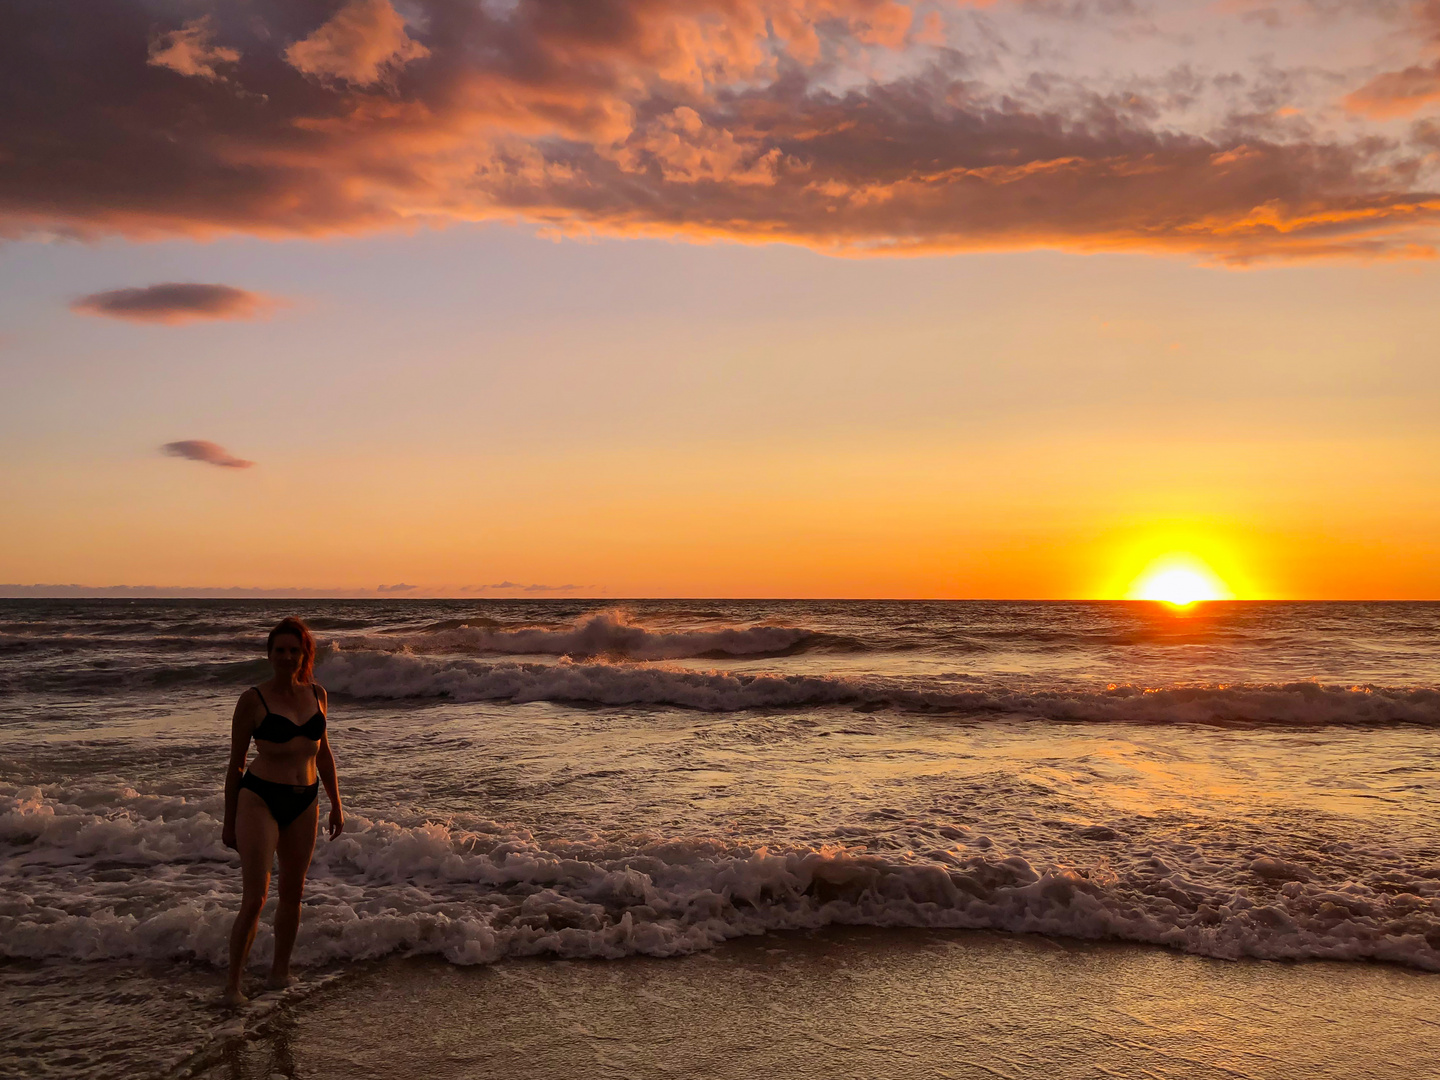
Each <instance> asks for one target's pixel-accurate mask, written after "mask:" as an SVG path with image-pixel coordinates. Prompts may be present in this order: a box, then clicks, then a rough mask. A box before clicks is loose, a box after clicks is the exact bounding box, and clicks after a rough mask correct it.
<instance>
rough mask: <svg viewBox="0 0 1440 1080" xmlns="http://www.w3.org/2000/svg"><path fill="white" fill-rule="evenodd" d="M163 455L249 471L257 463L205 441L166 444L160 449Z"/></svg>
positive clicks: (192, 440) (187, 440)
mask: <svg viewBox="0 0 1440 1080" xmlns="http://www.w3.org/2000/svg"><path fill="white" fill-rule="evenodd" d="M160 452H161V453H162V454H168V455H169V456H170V457H181V458H188V459H189V460H190V461H203V462H205V463H206V464H207V465H219V466H221V467H222V468H226V469H248V468H250V467H251V466H252V465H254V464H255V463H254V462H253V461H246V460H245V459H244V458H238V457H236V456H235V455H233V454H232V453H230V451H229V450H226V449H225V448H224V447H223V446H219V445H217V444H215V443H213V442H207V441H206V440H204V439H181V440H180V441H179V442H170V443H166V444H165V445H164V446H162V447H161V448H160Z"/></svg>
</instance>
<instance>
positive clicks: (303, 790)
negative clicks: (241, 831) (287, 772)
mask: <svg viewBox="0 0 1440 1080" xmlns="http://www.w3.org/2000/svg"><path fill="white" fill-rule="evenodd" d="M240 786H241V787H242V788H249V789H250V790H251V791H253V792H255V794H256V795H259V796H260V798H262V799H264V800H265V805H266V806H267V807H269V809H270V816H271V817H273V818H274V819H275V824H277V825H279V826H280V828H282V829H283V828H285V826H286V825H289V824H290V823H291V822H292V821H294V820H295V819H296V818H298V817H299V816H300V815H301V814H303V813H305V811H306V810H309V809H310V804H311V803H312V802H314V801H315V799H316V798H317V795H318V793H319V791H320V781H319V780H316V781H315V783H313V784H277V783H275V781H273V780H262V779H260V777H258V776H256V775H255V774H254V773H252V772H251V771H250V770H249V769H246V770H245V775H244V776H242V777H240Z"/></svg>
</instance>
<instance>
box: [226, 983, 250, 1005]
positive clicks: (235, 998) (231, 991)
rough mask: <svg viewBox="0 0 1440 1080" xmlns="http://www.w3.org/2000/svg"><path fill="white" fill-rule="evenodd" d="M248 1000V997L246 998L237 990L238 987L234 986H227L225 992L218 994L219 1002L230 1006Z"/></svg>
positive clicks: (241, 1003) (242, 1003)
mask: <svg viewBox="0 0 1440 1080" xmlns="http://www.w3.org/2000/svg"><path fill="white" fill-rule="evenodd" d="M249 1000H250V999H249V998H247V997H246V996H245V995H244V994H242V993H241V992H240V991H239V989H237V988H236V987H234V986H227V987H226V988H225V993H223V994H221V995H220V1004H221V1005H229V1006H230V1007H232V1008H234V1007H235V1006H238V1005H244V1004H245V1003H246V1002H247V1001H249Z"/></svg>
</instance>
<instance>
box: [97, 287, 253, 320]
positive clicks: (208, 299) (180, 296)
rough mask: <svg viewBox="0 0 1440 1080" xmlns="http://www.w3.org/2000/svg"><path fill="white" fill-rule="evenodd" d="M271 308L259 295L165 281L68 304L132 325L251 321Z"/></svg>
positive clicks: (99, 293)
mask: <svg viewBox="0 0 1440 1080" xmlns="http://www.w3.org/2000/svg"><path fill="white" fill-rule="evenodd" d="M274 306H275V301H274V300H273V299H271V298H270V297H268V296H264V295H262V294H261V293H253V292H249V291H247V290H245V289H237V288H234V287H233V286H230V285H202V284H198V283H185V282H166V283H164V284H161V285H147V286H145V287H144V288H131V289H111V290H110V291H109V292H98V293H91V294H90V295H89V296H82V297H80V298H79V299H78V300H76V301H74V302H73V303H72V304H71V305H70V310H71V311H74V312H77V313H79V314H81V315H104V316H108V317H109V318H112V319H129V320H131V321H132V322H156V323H183V322H195V321H197V320H201V319H253V318H255V317H256V316H258V315H263V314H265V313H266V312H267V311H269V310H270V309H272V308H273V307H274Z"/></svg>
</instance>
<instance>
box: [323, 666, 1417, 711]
mask: <svg viewBox="0 0 1440 1080" xmlns="http://www.w3.org/2000/svg"><path fill="white" fill-rule="evenodd" d="M317 677H318V678H319V679H320V681H321V682H323V683H324V684H325V685H326V686H327V687H328V688H329V689H330V690H332V691H338V692H340V693H342V694H348V695H351V696H353V697H357V698H382V699H386V698H388V699H400V698H446V699H449V700H451V701H506V702H527V701H555V702H571V703H584V704H592V705H610V706H619V705H669V706H678V707H681V708H688V709H700V710H705V711H709V712H733V711H740V710H745V709H777V708H802V707H809V706H822V705H842V706H849V707H854V708H860V709H866V710H881V709H896V710H902V711H907V712H926V713H941V714H951V715H961V716H966V715H973V716H983V715H1005V716H1015V717H1030V718H1036V719H1047V720H1056V721H1062V722H1087V721H1095V722H1119V723H1169V724H1205V725H1212V726H1227V727H1264V726H1332V725H1339V726H1352V725H1353V726H1387V725H1397V724H1418V725H1424V726H1428V727H1435V726H1440V691H1437V690H1435V689H1433V688H1429V687H1420V688H1409V689H1394V688H1377V687H1345V686H1326V685H1322V684H1320V683H1313V682H1302V683H1287V684H1275V685H1243V686H1185V687H1166V688H1147V687H1137V686H1114V687H1107V688H1104V689H1097V690H1078V689H1051V690H1030V691H1020V690H1008V689H1003V688H994V687H990V688H963V687H960V686H957V685H955V683H954V682H953V681H947V680H943V679H935V680H932V681H931V682H929V683H920V682H914V681H911V682H900V681H896V680H890V681H887V680H883V679H880V678H865V679H848V678H840V677H834V676H825V675H798V674H797V675H785V674H749V673H744V672H730V671H689V670H682V669H676V668H668V667H660V666H655V665H644V664H625V663H593V662H592V663H580V662H574V661H569V660H564V659H562V660H560V661H558V662H552V663H521V662H516V661H498V662H486V661H481V660H474V659H470V658H463V657H450V658H444V657H434V656H412V655H409V654H406V653H376V652H370V651H364V652H347V651H336V652H334V653H332V654H331V655H330V656H328V657H327V658H326V659H325V660H324V662H323V663H322V664H321V665H320V667H319V669H318V671H317Z"/></svg>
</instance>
